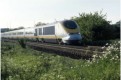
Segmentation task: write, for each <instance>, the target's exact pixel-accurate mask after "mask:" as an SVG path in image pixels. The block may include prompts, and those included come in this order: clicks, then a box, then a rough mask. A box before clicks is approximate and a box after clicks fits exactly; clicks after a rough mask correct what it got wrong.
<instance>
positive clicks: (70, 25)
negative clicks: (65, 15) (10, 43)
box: [2, 20, 82, 44]
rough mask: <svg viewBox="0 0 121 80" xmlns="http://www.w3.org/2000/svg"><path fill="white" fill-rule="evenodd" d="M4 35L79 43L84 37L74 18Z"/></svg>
mask: <svg viewBox="0 0 121 80" xmlns="http://www.w3.org/2000/svg"><path fill="white" fill-rule="evenodd" d="M2 35H3V37H6V38H8V37H11V38H17V39H18V38H26V39H28V40H36V41H41V42H51V43H64V44H75V43H79V41H80V40H81V39H82V37H81V34H80V29H79V26H78V25H77V24H76V22H74V21H72V20H63V21H58V22H55V23H52V24H47V25H43V26H38V27H32V28H25V29H21V30H15V31H9V32H5V33H3V34H2ZM9 35H11V36H9Z"/></svg>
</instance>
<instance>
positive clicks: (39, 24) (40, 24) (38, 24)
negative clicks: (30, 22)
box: [35, 22, 46, 27]
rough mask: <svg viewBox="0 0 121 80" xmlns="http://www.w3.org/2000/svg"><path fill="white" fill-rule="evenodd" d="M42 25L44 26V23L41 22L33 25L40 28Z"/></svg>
mask: <svg viewBox="0 0 121 80" xmlns="http://www.w3.org/2000/svg"><path fill="white" fill-rule="evenodd" d="M42 25H46V23H42V22H38V23H37V24H35V26H36V27H37V26H42Z"/></svg>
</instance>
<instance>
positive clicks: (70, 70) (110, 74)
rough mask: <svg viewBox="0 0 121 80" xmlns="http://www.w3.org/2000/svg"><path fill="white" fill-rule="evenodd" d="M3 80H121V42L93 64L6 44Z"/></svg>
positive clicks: (112, 45)
mask: <svg viewBox="0 0 121 80" xmlns="http://www.w3.org/2000/svg"><path fill="white" fill-rule="evenodd" d="M1 49H2V51H1V53H2V55H1V58H2V59H1V65H2V67H1V74H2V80H120V49H119V42H115V43H113V44H111V45H109V47H108V48H107V50H106V51H105V52H106V54H105V55H103V56H101V57H100V58H98V59H97V57H96V55H94V58H93V60H92V61H90V60H82V59H71V58H69V57H64V56H59V55H56V54H48V53H45V52H40V51H35V50H33V49H31V48H29V47H27V48H21V46H20V45H18V44H13V43H9V42H2V46H1Z"/></svg>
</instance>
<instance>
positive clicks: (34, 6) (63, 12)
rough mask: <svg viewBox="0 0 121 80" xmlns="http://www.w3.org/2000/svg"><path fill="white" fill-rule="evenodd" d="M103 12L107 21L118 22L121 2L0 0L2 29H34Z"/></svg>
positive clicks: (112, 0) (118, 0)
mask: <svg viewBox="0 0 121 80" xmlns="http://www.w3.org/2000/svg"><path fill="white" fill-rule="evenodd" d="M101 10H103V14H107V20H109V21H112V23H115V22H117V21H118V20H119V17H120V0H0V27H1V28H5V27H7V28H15V27H19V26H24V27H32V26H34V24H35V23H37V22H39V21H41V22H44V23H51V22H54V21H55V20H57V21H58V20H63V19H70V18H71V17H73V16H78V14H79V13H82V12H85V13H89V12H95V11H101Z"/></svg>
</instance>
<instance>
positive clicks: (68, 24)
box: [62, 20, 77, 29]
mask: <svg viewBox="0 0 121 80" xmlns="http://www.w3.org/2000/svg"><path fill="white" fill-rule="evenodd" d="M62 24H63V25H64V26H65V27H66V28H69V29H75V28H77V25H76V23H75V22H74V21H71V20H66V21H63V22H62Z"/></svg>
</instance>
